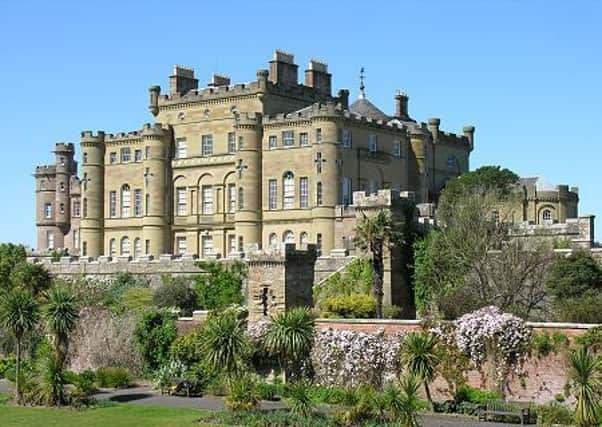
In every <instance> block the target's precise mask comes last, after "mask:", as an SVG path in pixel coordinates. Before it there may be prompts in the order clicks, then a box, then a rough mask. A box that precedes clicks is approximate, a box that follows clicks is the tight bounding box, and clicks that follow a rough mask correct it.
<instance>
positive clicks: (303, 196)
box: [299, 176, 309, 208]
mask: <svg viewBox="0 0 602 427" xmlns="http://www.w3.org/2000/svg"><path fill="white" fill-rule="evenodd" d="M308 206H309V189H308V181H307V177H306V176H303V177H301V178H299V207H301V208H306V207H308Z"/></svg>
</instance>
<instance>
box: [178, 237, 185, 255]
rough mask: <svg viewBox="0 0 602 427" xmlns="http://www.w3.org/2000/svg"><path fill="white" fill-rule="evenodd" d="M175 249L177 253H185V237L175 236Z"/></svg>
mask: <svg viewBox="0 0 602 427" xmlns="http://www.w3.org/2000/svg"><path fill="white" fill-rule="evenodd" d="M176 250H177V251H178V255H185V254H186V237H176Z"/></svg>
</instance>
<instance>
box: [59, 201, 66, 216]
mask: <svg viewBox="0 0 602 427" xmlns="http://www.w3.org/2000/svg"><path fill="white" fill-rule="evenodd" d="M59 210H60V212H61V214H64V213H65V204H64V203H61V204H60V205H59Z"/></svg>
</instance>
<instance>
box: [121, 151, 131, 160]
mask: <svg viewBox="0 0 602 427" xmlns="http://www.w3.org/2000/svg"><path fill="white" fill-rule="evenodd" d="M131 161H132V152H131V150H130V148H129V147H126V148H122V149H121V163H129V162H131Z"/></svg>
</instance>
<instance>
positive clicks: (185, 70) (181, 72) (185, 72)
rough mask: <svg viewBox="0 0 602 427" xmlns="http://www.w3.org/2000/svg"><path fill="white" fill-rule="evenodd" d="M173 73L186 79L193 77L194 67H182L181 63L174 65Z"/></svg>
mask: <svg viewBox="0 0 602 427" xmlns="http://www.w3.org/2000/svg"><path fill="white" fill-rule="evenodd" d="M173 75H174V76H178V77H186V78H188V79H194V68H191V67H184V66H183V65H174V66H173Z"/></svg>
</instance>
